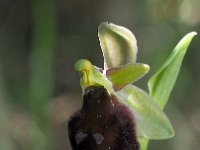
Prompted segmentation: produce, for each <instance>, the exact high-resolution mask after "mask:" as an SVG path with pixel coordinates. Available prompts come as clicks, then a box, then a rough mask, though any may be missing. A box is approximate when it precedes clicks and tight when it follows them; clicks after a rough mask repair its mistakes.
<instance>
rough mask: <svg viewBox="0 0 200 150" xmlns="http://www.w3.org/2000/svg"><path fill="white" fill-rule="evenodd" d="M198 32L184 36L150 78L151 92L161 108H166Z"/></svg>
mask: <svg viewBox="0 0 200 150" xmlns="http://www.w3.org/2000/svg"><path fill="white" fill-rule="evenodd" d="M196 34H197V33H196V32H191V33H189V34H187V35H186V36H184V37H183V39H182V40H181V41H180V42H179V43H178V44H177V46H176V47H175V48H174V50H173V51H172V53H171V55H170V56H169V58H168V59H167V61H166V62H165V63H164V64H163V66H162V67H161V68H160V69H159V70H158V71H157V72H156V73H155V74H154V75H153V76H152V77H151V78H150V80H149V82H148V87H149V92H150V95H151V96H152V97H153V99H154V100H155V101H156V103H157V104H158V105H159V106H160V108H162V109H163V108H164V106H165V105H166V103H167V101H168V98H169V95H170V93H171V91H172V88H173V86H174V84H175V81H176V79H177V76H178V73H179V70H180V67H181V63H182V60H183V58H184V56H185V53H186V51H187V48H188V46H189V45H190V42H191V40H192V38H193V37H194V36H195V35H196Z"/></svg>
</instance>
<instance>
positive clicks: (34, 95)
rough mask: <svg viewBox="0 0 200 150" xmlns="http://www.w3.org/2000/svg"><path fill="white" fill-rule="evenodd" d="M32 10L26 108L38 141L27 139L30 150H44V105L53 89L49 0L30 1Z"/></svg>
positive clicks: (46, 119) (46, 133)
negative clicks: (30, 114) (28, 99)
mask: <svg viewBox="0 0 200 150" xmlns="http://www.w3.org/2000/svg"><path fill="white" fill-rule="evenodd" d="M32 11H33V22H34V24H33V37H32V38H33V39H32V45H33V47H32V51H31V54H30V109H31V112H32V117H33V120H34V122H35V125H36V126H35V125H33V126H34V127H33V128H34V129H33V128H32V130H33V131H34V132H35V129H37V130H38V134H37V135H34V139H37V141H39V142H40V143H37V142H36V141H32V140H31V141H32V146H33V145H34V146H33V147H32V149H37V150H40V149H43V150H44V149H48V148H47V147H48V146H50V145H49V142H48V137H49V134H50V132H49V115H48V111H47V105H48V102H49V100H50V98H51V96H52V92H53V75H52V74H53V69H52V62H53V55H54V46H55V12H54V11H55V10H54V3H53V0H32ZM35 127H36V128H35ZM33 131H31V133H33ZM31 135H32V134H31ZM37 136H38V138H37ZM31 139H32V138H31ZM41 139H43V140H41ZM41 141H42V142H41ZM42 145H43V146H42Z"/></svg>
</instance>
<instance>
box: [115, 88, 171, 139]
mask: <svg viewBox="0 0 200 150" xmlns="http://www.w3.org/2000/svg"><path fill="white" fill-rule="evenodd" d="M117 96H119V99H121V100H122V102H123V103H124V104H126V105H127V106H128V107H129V108H130V109H131V110H132V111H133V114H134V117H135V120H136V128H137V130H136V131H137V135H138V137H145V138H147V139H168V138H171V137H173V135H174V131H173V127H172V125H171V123H170V121H169V119H168V118H167V116H166V115H165V113H164V112H163V111H162V110H161V109H160V108H159V107H158V105H157V104H156V103H155V102H154V100H153V99H152V98H151V97H150V96H149V95H148V94H147V93H146V92H145V91H143V90H142V89H140V88H137V87H136V86H133V85H128V86H126V87H125V88H123V89H122V90H121V91H119V92H117Z"/></svg>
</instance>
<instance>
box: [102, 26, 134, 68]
mask: <svg viewBox="0 0 200 150" xmlns="http://www.w3.org/2000/svg"><path fill="white" fill-rule="evenodd" d="M98 36H99V40H100V45H101V49H102V51H103V56H104V69H107V68H112V67H118V66H120V65H124V64H127V63H135V62H136V58H137V41H136V38H135V36H134V35H133V34H132V32H131V31H130V30H128V29H126V28H124V27H122V26H118V25H115V24H112V23H107V22H106V23H102V24H101V25H100V26H99V28H98Z"/></svg>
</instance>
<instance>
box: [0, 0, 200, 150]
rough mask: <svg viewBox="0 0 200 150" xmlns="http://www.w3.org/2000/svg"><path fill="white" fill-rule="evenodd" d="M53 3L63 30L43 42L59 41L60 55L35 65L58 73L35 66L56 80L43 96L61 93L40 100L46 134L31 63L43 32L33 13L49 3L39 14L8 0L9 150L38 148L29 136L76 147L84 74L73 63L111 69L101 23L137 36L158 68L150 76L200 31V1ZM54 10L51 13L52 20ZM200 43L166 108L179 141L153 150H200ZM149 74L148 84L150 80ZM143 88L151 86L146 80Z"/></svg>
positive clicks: (3, 128)
mask: <svg viewBox="0 0 200 150" xmlns="http://www.w3.org/2000/svg"><path fill="white" fill-rule="evenodd" d="M46 2H48V1H46ZM53 2H54V4H53V6H54V8H55V9H54V10H52V11H54V12H55V16H54V17H55V20H54V21H53V22H54V23H55V33H54V34H53V35H49V34H47V36H43V34H41V38H40V41H39V42H41V44H43V43H46V42H45V40H47V39H48V37H52V36H54V37H53V38H55V40H54V42H55V43H54V44H55V46H54V48H53V54H52V55H53V58H52V59H51V60H49V59H47V58H46V56H48V55H50V54H49V53H51V52H52V51H48V50H46V51H42V50H43V48H42V50H41V51H42V52H41V53H42V54H41V56H40V57H41V58H42V57H44V59H40V61H41V62H40V61H38V62H34V63H33V64H32V67H33V68H32V69H34V67H36V66H37V67H38V66H40V64H43V63H44V64H45V63H47V62H48V61H51V62H50V66H47V68H45V66H40V67H41V68H45V69H49V68H48V67H50V68H51V67H52V69H53V70H52V73H51V75H50V76H49V75H48V73H47V72H45V71H43V70H37V69H38V68H35V70H36V73H37V74H38V75H39V74H40V75H41V76H45V75H46V76H47V77H52V82H51V84H50V85H49V82H48V83H47V80H48V79H44V80H43V79H40V78H39V79H38V80H37V81H38V82H37V86H34V87H35V88H36V91H39V92H43V91H45V89H44V88H46V87H47V88H48V89H49V90H48V91H47V92H50V90H53V88H54V90H53V92H54V94H53V95H51V94H50V93H51V92H50V93H47V95H48V96H49V97H50V98H48V99H47V100H45V101H42V102H41V101H39V102H40V103H42V105H43V106H44V107H43V108H44V109H46V110H45V112H46V113H47V114H46V115H47V116H50V117H49V118H50V120H49V124H47V126H48V129H47V131H44V129H42V128H40V127H41V126H46V125H43V123H39V124H38V120H37V118H35V117H34V115H33V114H32V109H31V105H32V104H33V103H34V101H33V103H30V99H29V98H30V92H29V91H30V76H31V71H30V70H32V69H31V68H30V58H31V57H32V56H33V55H32V54H33V49H34V47H37V44H36V43H34V42H33V39H34V34H33V33H35V25H34V23H35V21H34V19H35V15H33V14H34V12H35V11H36V12H37V9H38V10H40V9H41V7H44V5H42V1H41V3H40V2H39V0H38V3H39V4H38V6H37V7H36V8H35V9H36V10H35V11H34V10H33V4H32V2H31V0H18V1H15V0H2V1H0V69H1V70H0V78H1V80H0V81H3V82H1V83H0V84H1V86H0V87H1V89H0V91H2V92H0V93H1V95H0V107H1V108H2V109H0V111H1V113H0V146H2V147H3V146H4V147H3V148H2V147H0V149H8V150H15V149H20V150H25V149H34V148H30V147H31V144H34V141H32V142H31V141H30V140H29V139H28V138H27V137H28V136H30V135H31V136H32V137H33V139H34V138H35V137H40V138H38V139H37V140H38V141H39V142H41V143H43V144H44V145H45V142H46V141H45V140H46V136H49V137H51V138H50V141H51V143H52V145H53V146H52V149H56V150H64V149H65V150H66V149H70V147H69V145H68V139H67V136H66V124H67V119H68V118H69V115H70V114H71V113H72V112H74V111H75V110H77V109H78V108H79V107H80V104H81V94H80V93H81V89H80V87H79V83H78V82H79V77H78V76H77V75H76V73H75V71H74V70H73V64H74V62H75V60H77V59H79V58H84V57H85V58H88V59H90V60H91V61H92V62H94V64H95V65H96V66H101V64H103V59H102V58H103V57H102V54H101V50H100V47H99V43H98V38H97V27H98V25H99V24H100V23H101V22H104V21H109V22H113V23H116V24H119V25H122V26H125V27H127V28H129V29H130V30H131V31H133V32H134V34H135V36H136V37H137V42H138V51H139V53H138V57H139V58H138V60H140V61H141V62H144V63H146V64H150V66H151V69H152V71H150V73H149V74H150V75H151V74H152V73H153V72H155V70H157V69H158V67H159V66H160V64H162V63H163V62H164V60H165V58H166V56H168V55H169V54H170V53H171V49H172V48H173V47H174V45H175V44H176V43H177V42H178V41H179V39H181V38H182V37H183V35H185V34H186V33H188V32H190V31H192V30H194V31H197V33H200V16H199V13H200V12H199V11H200V1H199V0H189V1H188V0H165V1H164V0H147V1H145V0H141V1H136V0H123V1H121V0H101V1H98V0H86V1H84V2H83V1H75V0H56V1H53ZM52 11H45V14H44V15H47V16H48V15H49V14H51V13H52ZM46 19H47V20H48V21H49V19H48V18H46ZM41 21H42V20H41ZM38 22H39V21H38ZM45 23H47V22H45V21H44V22H43V23H42V24H45ZM49 25H50V26H51V25H52V24H49ZM46 28H49V26H48V25H45V26H43V28H42V30H41V32H40V33H43V32H42V31H44V30H46ZM199 41H200V37H199V36H197V37H196V38H195V39H194V41H193V43H192V45H191V47H190V48H189V50H188V52H187V55H186V57H185V60H184V62H183V67H182V69H181V71H180V76H179V78H178V81H177V84H176V86H175V89H174V91H173V93H172V95H171V97H170V101H169V102H170V103H169V104H168V105H167V106H166V110H165V111H166V112H167V114H168V116H169V118H170V120H172V124H173V126H174V128H175V129H174V130H175V133H176V134H175V137H174V138H172V139H169V140H164V141H156V142H151V144H150V150H151V149H152V150H156V149H158V150H159V149H160V147H161V145H162V150H168V149H170V150H188V149H199V147H200V140H199V139H200V121H199V120H200V119H199V116H200V101H199V97H200V93H199V89H200V70H199V65H200V51H199V49H200V44H199ZM35 44H36V45H35ZM51 44H53V43H49V44H48V45H46V46H47V47H49V45H51ZM41 46H42V47H43V46H45V45H41ZM47 49H48V48H47ZM35 57H36V58H37V57H39V56H35ZM43 61H45V62H43ZM35 63H38V64H35ZM34 64H35V65H34ZM101 67H102V68H103V66H101ZM37 71H39V72H37ZM39 77H40V76H39ZM148 77H149V76H147V77H145V79H146V80H148ZM33 83H34V82H32V84H33ZM52 83H53V84H52ZM136 84H137V86H139V87H142V88H144V89H147V87H146V85H145V84H146V81H145V80H143V81H139V82H136ZM45 86H46V87H45ZM51 88H52V89H51ZM36 91H34V90H32V93H31V95H35V92H36ZM48 96H47V97H48ZM33 105H36V104H35V103H34V104H33ZM37 107H38V108H41V105H36V108H37ZM36 112H37V111H36ZM40 113H41V112H40ZM37 115H39V113H37ZM41 118H42V117H41ZM39 120H40V119H39ZM43 121H44V120H43ZM39 122H40V121H39ZM38 125H39V126H38ZM30 129H32V130H30ZM30 131H32V132H30ZM49 131H51V132H50V133H49ZM1 139H3V140H1ZM1 142H3V144H4V145H3V144H1ZM35 143H37V141H36V142H35ZM33 146H36V147H35V149H36V148H37V146H39V144H38V145H37V144H35V145H33ZM38 149H42V147H40V148H38Z"/></svg>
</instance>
